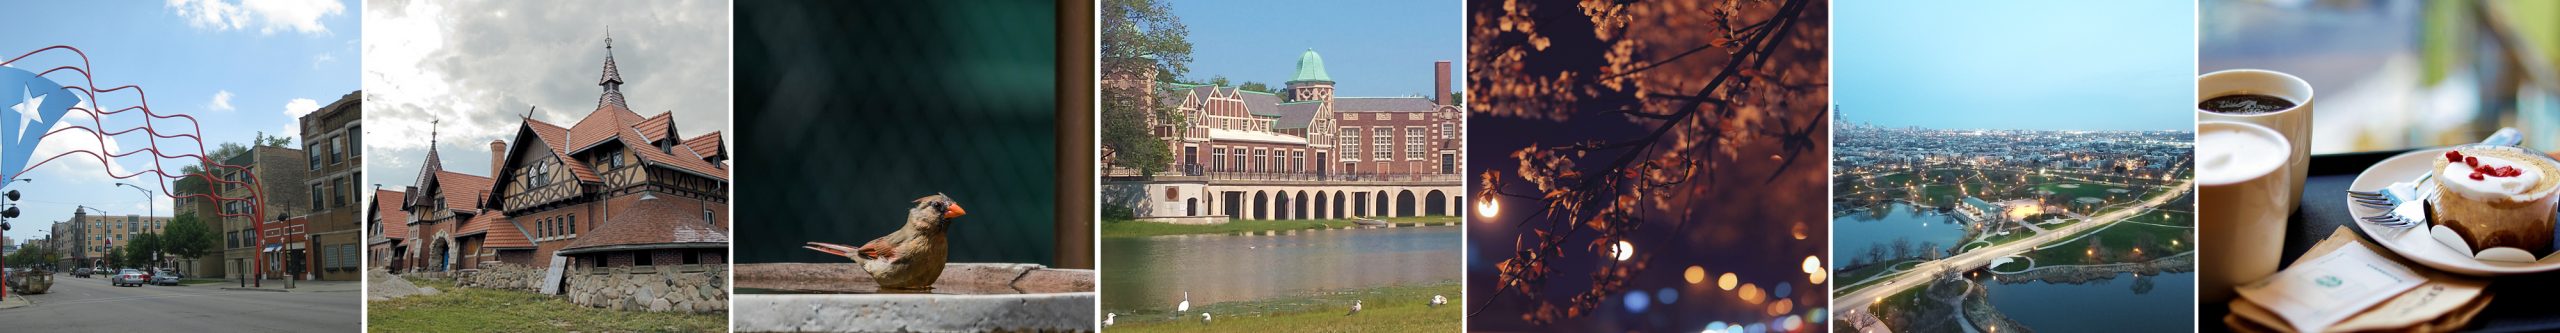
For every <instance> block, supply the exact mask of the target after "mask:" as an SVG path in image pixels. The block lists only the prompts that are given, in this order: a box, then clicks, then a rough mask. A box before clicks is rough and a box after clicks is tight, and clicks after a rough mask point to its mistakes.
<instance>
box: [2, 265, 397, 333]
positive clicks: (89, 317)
mask: <svg viewBox="0 0 2560 333" xmlns="http://www.w3.org/2000/svg"><path fill="white" fill-rule="evenodd" d="M224 286H226V285H224V284H220V283H216V284H202V285H194V286H142V287H116V286H111V285H108V284H107V279H104V278H88V279H83V278H75V277H71V275H70V274H57V275H54V284H53V290H52V292H51V293H46V294H42V295H25V296H24V297H28V299H31V300H34V301H35V305H31V306H25V307H19V308H14V309H0V331H6V332H186V333H196V332H358V331H362V330H363V328H362V327H359V325H361V324H360V323H361V322H360V321H359V320H361V319H362V317H363V308H362V306H363V304H364V303H363V300H362V298H364V294H363V293H361V292H352V291H348V292H271V291H246V290H223V289H221V287H224ZM9 297H21V296H20V295H10V296H9Z"/></svg>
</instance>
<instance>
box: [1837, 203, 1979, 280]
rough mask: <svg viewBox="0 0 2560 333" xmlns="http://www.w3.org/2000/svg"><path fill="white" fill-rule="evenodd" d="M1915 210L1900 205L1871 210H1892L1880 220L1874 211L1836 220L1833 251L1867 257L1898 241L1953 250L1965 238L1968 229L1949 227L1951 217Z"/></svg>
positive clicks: (1932, 210)
mask: <svg viewBox="0 0 2560 333" xmlns="http://www.w3.org/2000/svg"><path fill="white" fill-rule="evenodd" d="M1912 208H1913V207H1912V206H1911V204H1909V203H1900V202H1897V203H1892V204H1889V205H1886V206H1885V207H1875V208H1869V209H1886V210H1888V211H1886V212H1884V214H1883V215H1882V216H1877V214H1876V212H1874V211H1860V212H1856V213H1852V214H1849V215H1842V216H1833V217H1832V218H1831V248H1832V249H1833V250H1835V251H1834V252H1837V253H1839V254H1841V255H1856V254H1863V253H1866V252H1865V251H1866V250H1867V247H1869V246H1884V245H1888V244H1892V243H1893V240H1894V239H1895V238H1910V239H1911V244H1912V245H1914V246H1917V245H1919V244H1920V242H1936V243H1937V244H1938V246H1939V247H1943V248H1952V247H1955V246H1956V245H1957V244H1956V242H1957V241H1958V240H1959V239H1962V238H1964V225H1962V224H1957V223H1948V221H1950V220H1949V219H1948V217H1949V216H1948V215H1942V214H1938V212H1937V210H1935V209H1927V208H1922V209H1918V210H1916V211H1915V210H1914V209H1912ZM1844 263H1845V262H1844V261H1840V260H1834V261H1833V262H1832V268H1834V269H1837V268H1839V267H1840V265H1842V264H1844Z"/></svg>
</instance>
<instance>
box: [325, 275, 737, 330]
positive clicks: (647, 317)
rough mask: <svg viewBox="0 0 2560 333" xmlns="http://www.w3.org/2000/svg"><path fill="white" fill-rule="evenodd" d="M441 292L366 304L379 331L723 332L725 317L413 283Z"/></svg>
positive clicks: (371, 322)
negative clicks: (614, 307)
mask: <svg viewBox="0 0 2560 333" xmlns="http://www.w3.org/2000/svg"><path fill="white" fill-rule="evenodd" d="M409 282H410V283H415V284H417V285H418V286H419V287H433V288H436V290H441V291H443V293H440V294H436V295H416V296H409V297H402V298H399V299H394V300H387V301H372V302H367V305H368V306H369V309H368V311H365V318H366V322H367V323H368V325H369V327H370V328H371V329H372V330H373V331H375V332H565V331H585V332H725V331H728V330H729V315H728V314H727V313H711V314H685V313H668V312H639V311H614V310H607V309H598V308H590V307H585V306H580V305H577V304H573V303H569V301H568V300H567V299H564V298H559V297H552V296H546V295H541V294H535V293H528V292H518V291H504V290H491V289H480V288H461V287H456V286H454V285H453V283H452V282H445V281H433V280H418V279H410V280H409Z"/></svg>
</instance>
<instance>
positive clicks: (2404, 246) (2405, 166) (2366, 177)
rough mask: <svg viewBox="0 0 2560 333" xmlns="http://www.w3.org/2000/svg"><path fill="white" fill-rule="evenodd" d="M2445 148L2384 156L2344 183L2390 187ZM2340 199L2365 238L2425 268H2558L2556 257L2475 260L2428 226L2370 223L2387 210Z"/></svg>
mask: <svg viewBox="0 0 2560 333" xmlns="http://www.w3.org/2000/svg"><path fill="white" fill-rule="evenodd" d="M2447 150H2452V148H2433V149H2421V150H2417V151H2412V152H2409V153H2406V154H2400V155H2399V156H2392V157H2391V158H2389V159H2384V160H2382V162H2381V163H2374V164H2373V167H2370V168H2365V169H2364V173H2361V174H2356V180H2355V182H2353V183H2349V184H2348V185H2347V189H2349V190H2357V191H2376V190H2380V189H2382V188H2383V187H2388V186H2391V183H2392V182H2400V181H2408V180H2411V179H2417V178H2418V175H2423V174H2426V173H2427V171H2428V170H2433V169H2435V157H2436V156H2439V155H2444V152H2445V151H2447ZM2340 200H2347V213H2348V214H2349V215H2354V217H2355V225H2356V228H2357V229H2359V230H2363V231H2364V234H2365V236H2366V238H2368V239H2371V240H2373V242H2374V243H2378V244H2382V247H2383V248H2387V249H2390V250H2391V252H2393V253H2398V254H2400V257H2403V258H2409V261H2416V262H2418V264H2421V265H2426V266H2427V267H2434V268H2435V269H2440V270H2444V271H2448V272H2454V273H2457V274H2462V275H2474V276H2495V275H2512V274H2525V273H2537V272H2548V271H2552V270H2560V256H2551V257H2546V258H2542V260H2540V261H2535V262H2506V261H2484V260H2480V259H2475V258H2473V257H2472V256H2471V255H2470V254H2465V253H2461V251H2459V250H2454V249H2453V248H2452V247H2449V246H2447V245H2445V244H2443V243H2439V242H2437V241H2436V239H2435V237H2434V236H2433V235H2431V234H2430V233H2429V232H2428V228H2408V229H2393V228H2391V227H2385V226H2381V225H2378V224H2374V223H2373V222H2366V221H2365V220H2364V217H2366V216H2375V215H2383V214H2390V212H2389V211H2386V210H2382V209H2375V208H2371V207H2365V206H2363V205H2357V204H2356V203H2355V199H2353V198H2340ZM2430 225H2432V224H2430Z"/></svg>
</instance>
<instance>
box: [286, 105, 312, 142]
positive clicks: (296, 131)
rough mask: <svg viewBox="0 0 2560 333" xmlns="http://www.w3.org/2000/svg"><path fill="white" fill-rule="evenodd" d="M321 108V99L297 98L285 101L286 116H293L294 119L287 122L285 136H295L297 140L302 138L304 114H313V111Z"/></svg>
mask: <svg viewBox="0 0 2560 333" xmlns="http://www.w3.org/2000/svg"><path fill="white" fill-rule="evenodd" d="M319 110H320V101H315V100H311V99H309V98H295V99H293V100H291V101H285V102H284V116H285V117H291V118H290V119H293V120H294V121H289V122H285V124H284V137H288V138H294V139H295V140H300V139H302V115H306V114H311V111H319Z"/></svg>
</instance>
